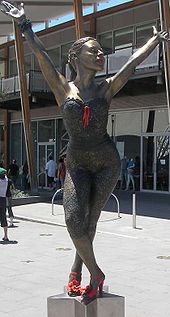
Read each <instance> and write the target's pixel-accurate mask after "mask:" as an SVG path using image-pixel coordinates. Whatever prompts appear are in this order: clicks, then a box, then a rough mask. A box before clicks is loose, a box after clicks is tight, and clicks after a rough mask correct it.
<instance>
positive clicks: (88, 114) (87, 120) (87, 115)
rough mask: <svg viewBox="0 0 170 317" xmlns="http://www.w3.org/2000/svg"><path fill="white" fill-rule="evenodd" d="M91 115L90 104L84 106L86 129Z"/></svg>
mask: <svg viewBox="0 0 170 317" xmlns="http://www.w3.org/2000/svg"><path fill="white" fill-rule="evenodd" d="M89 117H90V108H89V107H88V106H84V115H83V125H84V128H85V129H86V128H87V127H88V125H89Z"/></svg>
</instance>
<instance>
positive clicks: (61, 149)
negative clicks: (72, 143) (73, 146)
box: [56, 119, 69, 156]
mask: <svg viewBox="0 0 170 317" xmlns="http://www.w3.org/2000/svg"><path fill="white" fill-rule="evenodd" d="M56 128H57V131H56V144H57V154H58V156H60V155H63V154H65V152H66V149H67V143H68V140H69V137H68V134H67V132H66V129H65V126H64V122H63V120H62V119H58V120H57V126H56Z"/></svg>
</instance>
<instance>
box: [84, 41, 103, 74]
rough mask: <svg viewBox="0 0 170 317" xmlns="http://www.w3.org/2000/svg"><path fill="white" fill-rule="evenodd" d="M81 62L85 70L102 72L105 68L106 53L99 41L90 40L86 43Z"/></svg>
mask: <svg viewBox="0 0 170 317" xmlns="http://www.w3.org/2000/svg"><path fill="white" fill-rule="evenodd" d="M79 62H80V63H81V65H83V66H84V68H87V69H91V70H94V71H101V70H102V69H103V67H104V63H105V59H104V53H103V50H102V48H101V46H100V44H99V43H98V42H97V41H93V40H89V41H88V42H86V43H84V45H83V46H82V49H81V51H80V54H79Z"/></svg>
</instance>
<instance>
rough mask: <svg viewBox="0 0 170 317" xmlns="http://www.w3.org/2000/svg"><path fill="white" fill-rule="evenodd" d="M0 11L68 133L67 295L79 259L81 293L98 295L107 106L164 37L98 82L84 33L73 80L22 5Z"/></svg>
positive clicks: (113, 154)
mask: <svg viewBox="0 0 170 317" xmlns="http://www.w3.org/2000/svg"><path fill="white" fill-rule="evenodd" d="M1 4H2V5H3V6H4V7H5V10H3V12H4V13H6V14H7V15H9V16H11V17H12V18H13V19H14V20H15V21H17V23H18V26H19V28H20V30H21V32H22V33H24V36H25V38H26V40H27V41H28V44H29V46H30V48H31V50H32V52H33V53H34V54H35V56H36V57H37V60H38V62H39V65H40V68H41V71H42V73H43V74H44V76H45V78H46V80H47V82H48V84H49V86H50V88H51V90H52V92H53V93H54V96H55V98H56V102H57V105H58V106H59V107H60V109H61V112H62V115H63V120H64V123H65V127H66V129H67V132H68V134H69V144H68V148H67V157H66V166H67V174H66V179H65V185H64V199H63V205H64V211H65V220H66V225H67V229H68V232H69V234H70V236H71V239H72V241H73V244H74V246H75V248H76V255H75V259H74V263H73V265H72V269H71V273H70V276H69V283H68V294H69V295H70V296H76V295H80V293H81V287H80V284H81V271H82V264H83V263H84V264H85V265H86V267H87V269H88V271H89V273H90V283H89V286H88V287H87V288H86V290H85V291H84V294H83V295H82V301H83V302H84V303H88V302H90V301H91V300H93V299H94V298H96V296H97V294H98V291H99V293H100V294H101V293H102V288H103V282H104V279H105V275H104V273H103V272H102V270H101V269H100V268H99V266H98V265H97V263H96V259H95V255H94V251H93V239H94V236H95V233H96V225H97V221H98V219H99V216H100V213H101V210H102V208H103V206H104V205H105V203H106V201H107V199H108V197H109V196H110V194H111V193H112V191H113V189H114V187H115V185H116V183H117V180H118V177H119V174H120V159H119V154H118V151H117V149H116V147H115V144H114V143H113V141H112V140H111V139H110V137H109V135H108V134H107V130H106V127H107V120H108V110H109V105H110V103H111V100H112V98H113V96H114V95H115V94H116V93H117V92H118V91H119V90H120V89H121V88H122V87H123V86H124V85H125V84H126V82H127V80H128V78H129V77H130V76H132V74H133V72H134V70H135V67H136V66H137V65H139V64H140V63H141V62H142V61H143V60H144V59H145V58H146V57H147V56H148V55H149V54H150V53H151V52H152V51H153V49H154V48H155V47H156V46H157V45H158V44H159V43H160V42H161V41H164V40H167V39H168V34H167V33H166V32H157V31H156V29H155V28H154V35H153V37H152V38H151V39H150V40H149V41H148V42H147V43H146V44H145V45H144V46H143V47H142V48H140V49H139V50H138V51H136V52H135V54H134V55H132V57H131V58H130V59H129V60H128V62H127V63H126V64H125V65H124V66H123V67H122V68H121V69H120V71H119V72H118V73H117V74H116V75H114V76H112V77H110V78H107V79H104V80H103V82H102V83H100V84H97V83H96V82H95V75H96V73H97V71H101V70H102V69H103V67H104V54H103V50H102V48H101V46H100V44H99V43H98V42H97V41H96V39H94V38H91V37H85V38H82V39H80V40H78V41H76V42H75V43H74V44H73V45H72V47H71V49H70V51H69V63H70V65H71V67H72V69H73V70H74V74H75V77H74V79H73V81H71V82H68V81H67V79H66V78H65V77H64V76H63V75H62V74H61V73H60V72H59V71H57V70H56V69H55V67H54V65H53V63H52V61H51V59H50V58H49V56H48V55H47V53H46V51H45V48H44V47H43V45H42V43H41V42H40V40H39V38H38V37H37V36H36V35H35V34H34V32H33V31H32V29H31V22H30V21H29V20H28V19H27V18H26V16H25V13H24V8H23V4H21V7H20V8H17V7H15V6H13V5H12V4H10V3H9V2H6V1H2V2H1Z"/></svg>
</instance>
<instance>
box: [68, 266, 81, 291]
mask: <svg viewBox="0 0 170 317" xmlns="http://www.w3.org/2000/svg"><path fill="white" fill-rule="evenodd" d="M70 279H72V280H71V281H70V282H69V283H68V285H67V292H68V295H69V296H80V295H81V286H80V282H81V273H80V274H79V273H76V272H71V273H70Z"/></svg>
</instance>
